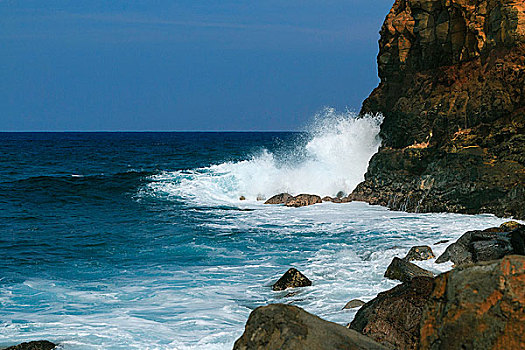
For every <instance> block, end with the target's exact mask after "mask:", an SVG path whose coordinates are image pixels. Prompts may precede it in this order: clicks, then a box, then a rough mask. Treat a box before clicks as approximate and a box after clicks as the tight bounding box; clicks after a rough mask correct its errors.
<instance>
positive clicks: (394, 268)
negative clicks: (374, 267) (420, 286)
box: [385, 257, 434, 282]
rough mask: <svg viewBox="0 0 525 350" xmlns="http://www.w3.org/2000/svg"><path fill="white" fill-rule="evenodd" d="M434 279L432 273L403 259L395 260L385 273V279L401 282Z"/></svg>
mask: <svg viewBox="0 0 525 350" xmlns="http://www.w3.org/2000/svg"><path fill="white" fill-rule="evenodd" d="M421 276H424V277H434V274H433V273H432V272H430V271H427V270H425V269H422V268H421V267H419V266H417V265H415V264H412V263H411V262H408V261H406V260H403V259H399V258H397V257H396V258H394V259H392V262H391V263H390V265H388V268H387V269H386V272H385V277H386V278H390V279H392V280H398V281H401V282H409V281H410V280H411V279H413V278H414V277H421Z"/></svg>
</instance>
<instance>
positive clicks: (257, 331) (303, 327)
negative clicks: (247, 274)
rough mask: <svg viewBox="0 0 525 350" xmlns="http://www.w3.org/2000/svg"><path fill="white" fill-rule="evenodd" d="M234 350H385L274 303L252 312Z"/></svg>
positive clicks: (358, 336) (347, 330)
mask: <svg viewBox="0 0 525 350" xmlns="http://www.w3.org/2000/svg"><path fill="white" fill-rule="evenodd" d="M233 349H234V350H256V349H257V350H258V349H265V350H303V349H309V350H336V349H337V350H340V349H350V350H354V349H355V350H358V349H362V350H365V349H366V350H373V349H378V350H379V349H387V348H386V347H384V346H382V345H381V344H378V343H376V342H375V341H374V340H372V339H370V338H368V337H366V336H364V335H362V334H360V333H358V332H356V331H354V330H351V329H347V328H345V327H343V326H340V325H338V324H335V323H332V322H328V321H325V320H322V319H320V318H319V317H317V316H315V315H312V314H309V313H308V312H306V311H304V310H303V309H300V308H298V307H296V306H292V305H283V304H274V305H268V306H264V307H258V308H256V309H255V310H253V311H252V313H251V314H250V317H249V318H248V322H246V327H245V330H244V333H243V335H242V336H241V337H240V338H239V339H237V341H236V342H235V345H234V346H233Z"/></svg>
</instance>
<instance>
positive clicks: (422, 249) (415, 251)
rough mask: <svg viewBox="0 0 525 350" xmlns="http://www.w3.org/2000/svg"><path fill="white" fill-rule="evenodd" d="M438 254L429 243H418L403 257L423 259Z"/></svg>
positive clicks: (431, 257) (405, 258)
mask: <svg viewBox="0 0 525 350" xmlns="http://www.w3.org/2000/svg"><path fill="white" fill-rule="evenodd" d="M435 257H436V256H435V255H434V252H433V251H432V248H430V247H429V246H428V245H418V246H414V247H412V248H410V250H409V251H408V253H407V255H406V256H405V257H404V258H403V260H406V261H414V260H418V261H423V260H428V259H433V258H435Z"/></svg>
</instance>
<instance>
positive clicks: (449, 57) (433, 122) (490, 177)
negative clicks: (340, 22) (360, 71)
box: [351, 0, 525, 219]
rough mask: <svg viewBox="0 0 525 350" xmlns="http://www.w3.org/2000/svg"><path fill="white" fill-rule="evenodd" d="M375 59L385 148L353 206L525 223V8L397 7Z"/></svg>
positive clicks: (482, 4)
mask: <svg viewBox="0 0 525 350" xmlns="http://www.w3.org/2000/svg"><path fill="white" fill-rule="evenodd" d="M379 49H380V51H379V55H378V70H379V77H380V78H381V82H380V84H379V86H378V87H377V88H376V89H375V90H374V91H373V92H372V94H371V95H370V96H369V97H368V99H367V100H366V101H365V102H364V103H363V108H362V111H361V112H362V113H363V114H364V113H382V114H383V116H384V122H383V124H382V126H381V137H382V139H383V144H382V147H381V148H380V150H379V152H378V153H377V154H376V155H374V156H373V157H372V159H371V161H370V163H369V167H368V171H367V173H366V175H365V181H364V182H362V183H361V184H359V185H358V186H357V188H356V189H355V190H354V192H353V193H352V195H351V197H352V198H353V199H354V200H362V201H366V202H369V203H371V204H379V205H384V206H388V207H390V208H392V209H395V210H405V211H416V212H442V211H446V212H459V213H472V214H473V213H485V212H488V213H494V214H496V215H498V216H514V217H516V218H521V219H523V218H525V187H524V186H525V89H523V86H525V73H524V72H525V2H523V1H522V0H479V1H475V2H473V1H466V0H451V1H444V0H396V1H395V4H394V6H393V7H392V9H391V11H390V13H389V14H388V16H387V17H386V19H385V22H384V24H383V27H382V29H381V39H380V42H379Z"/></svg>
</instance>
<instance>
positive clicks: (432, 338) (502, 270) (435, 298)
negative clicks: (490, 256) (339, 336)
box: [361, 255, 525, 350]
mask: <svg viewBox="0 0 525 350" xmlns="http://www.w3.org/2000/svg"><path fill="white" fill-rule="evenodd" d="M361 310H362V309H361ZM420 339H421V340H420V349H422V350H426V349H432V350H434V349H436V350H437V349H447V350H449V349H450V350H455V349H457V350H460V349H477V350H478V349H479V350H484V349H487V350H488V349H525V257H524V256H521V255H508V256H505V257H504V258H503V259H500V260H496V261H488V262H481V263H478V264H476V265H470V266H463V267H458V268H456V269H454V270H452V271H449V272H447V273H445V274H442V275H440V276H438V277H437V278H436V279H435V287H434V291H433V293H432V295H431V297H430V301H429V302H428V304H427V306H426V309H425V311H424V313H423V316H422V319H421V336H420Z"/></svg>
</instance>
